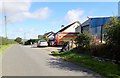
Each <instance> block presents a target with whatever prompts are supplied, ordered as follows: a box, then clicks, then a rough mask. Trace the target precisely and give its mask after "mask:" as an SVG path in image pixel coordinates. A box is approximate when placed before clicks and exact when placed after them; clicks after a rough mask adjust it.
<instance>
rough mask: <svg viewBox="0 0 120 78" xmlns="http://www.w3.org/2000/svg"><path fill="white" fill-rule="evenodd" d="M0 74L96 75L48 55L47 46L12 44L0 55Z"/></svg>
mask: <svg viewBox="0 0 120 78" xmlns="http://www.w3.org/2000/svg"><path fill="white" fill-rule="evenodd" d="M2 76H98V74H96V73H94V72H92V71H90V70H87V69H84V68H82V67H79V66H77V65H75V64H72V63H69V62H66V61H63V60H61V59H59V58H56V57H53V56H51V55H50V50H48V48H31V47H30V46H22V45H14V46H12V47H11V48H9V49H8V50H6V52H5V53H4V55H3V56H2Z"/></svg>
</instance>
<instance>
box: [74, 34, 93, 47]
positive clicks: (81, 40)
mask: <svg viewBox="0 0 120 78" xmlns="http://www.w3.org/2000/svg"><path fill="white" fill-rule="evenodd" d="M90 40H91V37H90V36H89V35H88V34H85V33H81V34H79V35H78V37H77V38H76V41H77V44H78V46H82V47H87V46H89V44H90Z"/></svg>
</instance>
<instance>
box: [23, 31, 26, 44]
mask: <svg viewBox="0 0 120 78" xmlns="http://www.w3.org/2000/svg"><path fill="white" fill-rule="evenodd" d="M25 39H26V32H24V39H23V44H25Z"/></svg>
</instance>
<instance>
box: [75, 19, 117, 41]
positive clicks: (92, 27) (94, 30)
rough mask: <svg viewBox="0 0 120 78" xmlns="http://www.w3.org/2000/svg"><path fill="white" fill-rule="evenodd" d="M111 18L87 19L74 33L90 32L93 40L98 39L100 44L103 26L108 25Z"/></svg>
mask: <svg viewBox="0 0 120 78" xmlns="http://www.w3.org/2000/svg"><path fill="white" fill-rule="evenodd" d="M111 18H112V17H94V18H89V19H88V20H86V21H85V22H83V23H82V24H81V27H78V28H79V29H76V30H77V31H76V32H78V31H79V32H81V33H84V32H86V31H87V32H90V33H91V34H92V36H93V37H94V38H96V39H98V40H99V42H102V41H103V40H104V36H105V28H104V25H105V24H107V23H110V20H111ZM118 18H119V17H118Z"/></svg>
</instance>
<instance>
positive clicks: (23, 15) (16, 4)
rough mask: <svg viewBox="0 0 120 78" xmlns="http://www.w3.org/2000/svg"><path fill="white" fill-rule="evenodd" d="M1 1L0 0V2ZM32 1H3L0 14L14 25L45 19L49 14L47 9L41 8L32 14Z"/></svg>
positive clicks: (49, 11)
mask: <svg viewBox="0 0 120 78" xmlns="http://www.w3.org/2000/svg"><path fill="white" fill-rule="evenodd" d="M0 1H1V0H0ZM31 4H32V0H27V1H26V0H22V1H21V0H9V1H7V0H5V1H4V2H2V6H0V13H3V12H4V14H5V15H6V16H7V22H9V23H14V22H19V21H23V20H25V19H39V20H44V19H47V18H48V16H49V15H50V13H51V10H50V9H49V8H48V7H42V8H39V9H37V10H36V11H34V12H31V11H30V8H31Z"/></svg>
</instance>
